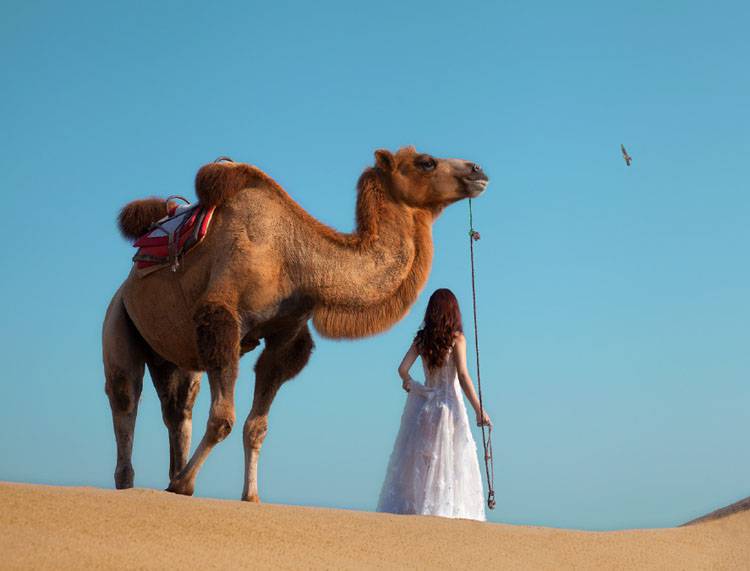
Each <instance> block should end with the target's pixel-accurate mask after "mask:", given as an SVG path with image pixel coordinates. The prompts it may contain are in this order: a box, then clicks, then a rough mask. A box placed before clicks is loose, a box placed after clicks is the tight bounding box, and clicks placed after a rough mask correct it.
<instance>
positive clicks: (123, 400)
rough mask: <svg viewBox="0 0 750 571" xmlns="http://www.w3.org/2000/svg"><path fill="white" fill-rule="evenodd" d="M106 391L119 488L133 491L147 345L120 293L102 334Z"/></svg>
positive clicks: (116, 481) (108, 312)
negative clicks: (132, 460) (115, 450)
mask: <svg viewBox="0 0 750 571" xmlns="http://www.w3.org/2000/svg"><path fill="white" fill-rule="evenodd" d="M102 351H103V358H104V375H105V377H106V384H105V392H106V393H107V396H108V397H109V405H110V407H111V409H112V423H113V425H114V429H115V440H116V441H117V467H116V468H115V486H116V487H117V488H118V489H123V488H132V487H133V479H134V477H135V472H134V471H133V464H132V462H131V456H132V453H133V433H134V432H135V418H136V414H137V412H138V400H139V399H140V397H141V389H142V388H143V373H144V363H145V342H144V341H143V339H142V338H141V336H140V334H139V333H138V331H137V330H136V329H135V326H134V325H133V323H132V322H131V321H130V318H129V317H128V314H127V313H126V311H125V307H124V306H123V304H122V298H121V297H120V293H119V292H118V293H117V294H115V297H114V298H113V299H112V302H111V303H110V305H109V308H108V309H107V315H106V317H105V318H104V328H103V331H102Z"/></svg>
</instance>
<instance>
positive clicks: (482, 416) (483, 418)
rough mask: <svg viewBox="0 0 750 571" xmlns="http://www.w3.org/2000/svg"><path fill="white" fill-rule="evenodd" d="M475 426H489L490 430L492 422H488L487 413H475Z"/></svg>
mask: <svg viewBox="0 0 750 571" xmlns="http://www.w3.org/2000/svg"><path fill="white" fill-rule="evenodd" d="M477 426H489V427H490V428H492V421H491V420H490V417H489V415H488V414H487V411H484V412H482V413H480V412H479V411H477Z"/></svg>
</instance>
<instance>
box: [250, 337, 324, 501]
mask: <svg viewBox="0 0 750 571" xmlns="http://www.w3.org/2000/svg"><path fill="white" fill-rule="evenodd" d="M313 348H314V344H313V340H312V337H311V336H310V330H309V329H308V327H307V324H306V323H303V325H302V327H301V328H300V329H298V330H296V331H295V332H294V333H293V334H291V335H290V334H288V333H285V334H279V335H275V336H272V337H267V338H266V346H265V349H264V350H263V353H262V354H261V356H260V357H259V358H258V362H257V363H256V365H255V395H254V396H253V408H252V410H251V411H250V414H249V416H248V417H247V420H246V421H245V428H244V433H243V437H244V438H243V439H244V444H245V487H244V489H243V491H242V499H243V500H245V501H249V502H258V501H260V500H259V497H258V457H259V456H260V448H261V446H262V445H263V441H264V440H265V438H266V434H267V433H268V412H269V411H270V409H271V403H273V399H274V397H275V396H276V393H277V392H278V390H279V387H281V385H282V384H283V383H284V382H285V381H288V380H289V379H291V378H292V377H294V376H296V375H297V374H298V373H299V372H300V371H301V370H302V369H303V368H304V367H305V365H306V364H307V361H308V360H309V359H310V354H311V353H312V350H313Z"/></svg>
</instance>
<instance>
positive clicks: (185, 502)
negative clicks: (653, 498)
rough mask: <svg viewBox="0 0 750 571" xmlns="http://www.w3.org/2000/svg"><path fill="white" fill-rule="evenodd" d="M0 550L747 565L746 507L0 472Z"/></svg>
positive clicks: (184, 562)
mask: <svg viewBox="0 0 750 571" xmlns="http://www.w3.org/2000/svg"><path fill="white" fill-rule="evenodd" d="M0 553H1V554H2V556H0V566H1V567H2V568H5V569H20V568H24V569H28V568H35V569H39V568H55V569H81V568H93V567H96V568H118V569H133V568H164V567H190V568H194V567H200V568H253V569H263V568H275V569H300V568H305V569H309V568H328V569H330V568H343V569H363V568H365V569H386V568H387V569H394V568H412V569H415V568H421V569H425V568H430V569H433V568H437V569H442V568H451V569H455V568H470V567H472V568H490V569H500V568H502V569H572V568H575V569H613V568H619V569H623V568H626V569H631V568H632V569H635V568H637V569H707V568H711V569H743V568H744V569H747V568H750V512H742V513H735V514H733V515H730V516H728V517H725V518H722V519H720V520H715V521H709V522H706V523H701V524H697V525H691V526H687V527H680V528H674V529H656V530H632V531H614V532H584V531H573V530H559V529H550V528H541V527H526V526H512V525H503V524H490V523H480V522H473V521H465V520H449V519H443V518H436V517H417V516H394V515H388V514H376V513H367V512H355V511H346V510H334V509H324V508H307V507H295V506H282V505H266V504H261V505H255V504H248V503H244V502H239V501H228V500H210V499H202V498H187V497H182V496H176V495H173V494H168V493H166V492H161V491H156V490H145V489H134V490H127V491H122V492H117V491H114V490H103V489H95V488H64V487H53V486H38V485H28V484H11V483H0Z"/></svg>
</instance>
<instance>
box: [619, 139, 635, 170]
mask: <svg viewBox="0 0 750 571" xmlns="http://www.w3.org/2000/svg"><path fill="white" fill-rule="evenodd" d="M620 150H621V151H622V158H623V159H625V164H626V165H628V166H630V163H631V162H632V161H633V158H632V157H631V156H630V155H629V154H628V152H627V151H626V150H625V145H623V144H622V143H620Z"/></svg>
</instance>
